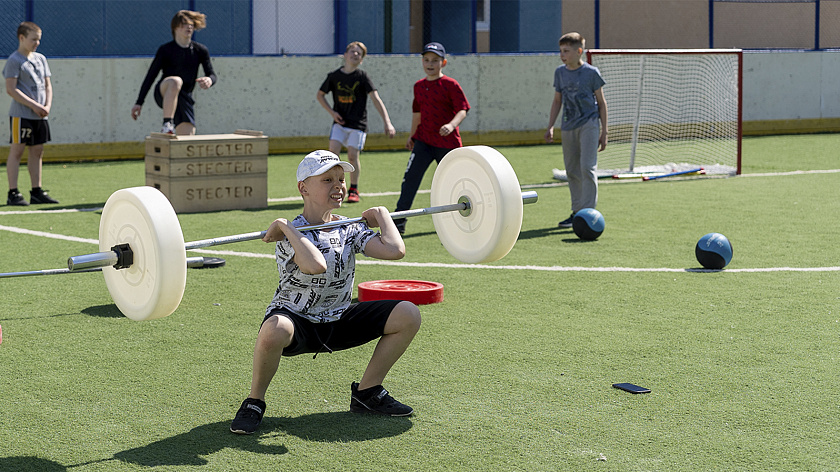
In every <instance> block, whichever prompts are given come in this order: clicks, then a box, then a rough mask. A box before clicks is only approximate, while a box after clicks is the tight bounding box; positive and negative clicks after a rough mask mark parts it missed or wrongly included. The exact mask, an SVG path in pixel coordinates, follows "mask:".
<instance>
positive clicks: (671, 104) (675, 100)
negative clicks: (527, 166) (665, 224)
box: [587, 49, 742, 176]
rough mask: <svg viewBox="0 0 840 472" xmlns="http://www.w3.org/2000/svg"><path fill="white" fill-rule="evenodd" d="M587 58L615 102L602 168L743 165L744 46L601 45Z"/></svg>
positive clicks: (731, 168)
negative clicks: (621, 47)
mask: <svg viewBox="0 0 840 472" xmlns="http://www.w3.org/2000/svg"><path fill="white" fill-rule="evenodd" d="M587 59H588V61H589V63H590V64H592V65H593V66H595V67H597V68H598V69H600V71H601V76H602V77H603V78H604V82H605V85H604V88H603V91H604V97H605V99H606V101H607V110H608V113H607V117H608V122H607V127H608V132H609V134H608V145H607V148H606V149H605V150H604V151H602V152H600V153H598V168H599V174H602V175H617V174H622V173H628V174H630V175H631V176H632V175H633V174H646V173H651V174H657V173H659V174H662V173H672V172H684V171H690V170H692V169H697V168H700V167H702V168H703V173H705V174H725V175H734V174H740V173H741V76H742V66H741V59H742V54H741V50H739V49H674V50H618V49H593V50H590V51H588V52H587Z"/></svg>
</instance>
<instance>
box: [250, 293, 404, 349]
mask: <svg viewBox="0 0 840 472" xmlns="http://www.w3.org/2000/svg"><path fill="white" fill-rule="evenodd" d="M399 303H400V300H375V301H370V302H359V303H354V304H352V305H350V307H348V308H347V310H346V311H345V312H344V314H343V315H341V318H340V319H339V320H338V321H333V322H331V323H313V322H311V321H309V320H308V319H306V318H304V317H302V316H300V315H296V314H294V313H292V312H291V311H289V310H287V309H285V308H276V309H274V310H272V311H271V312H270V313H268V314H267V315H266V316H265V318H264V319H263V323H265V321H266V320H267V319H269V318H271V317H272V316H274V315H279V316H285V317H286V318H288V319H289V320H291V322H292V324H293V325H294V326H295V335H294V338H293V339H292V344H290V345H289V346H288V347H287V348H286V349H283V355H284V356H287V357H288V356H296V355H298V354H306V353H315V354H316V355H317V353H320V352H332V351H342V350H344V349H350V348H352V347H356V346H361V345H363V344H367V343H369V342H370V341H373V340H374V339H378V338H380V337H382V334H383V333H384V332H385V323H386V322H387V321H388V317H389V316H391V312H392V311H394V308H396V306H397V304H399Z"/></svg>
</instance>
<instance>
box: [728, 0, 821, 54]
mask: <svg viewBox="0 0 840 472" xmlns="http://www.w3.org/2000/svg"><path fill="white" fill-rule="evenodd" d="M823 3H824V4H826V3H833V2H823ZM714 8H715V18H714V20H715V42H714V46H715V47H716V48H756V49H761V48H800V49H811V48H813V47H814V25H815V24H816V20H815V8H816V7H815V4H814V3H767V2H758V3H729V2H717V3H715V7H714Z"/></svg>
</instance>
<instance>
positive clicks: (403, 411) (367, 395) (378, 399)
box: [350, 382, 414, 416]
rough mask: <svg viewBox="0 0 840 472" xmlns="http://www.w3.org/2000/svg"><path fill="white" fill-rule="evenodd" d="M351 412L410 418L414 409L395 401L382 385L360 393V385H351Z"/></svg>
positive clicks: (355, 383) (354, 383)
mask: <svg viewBox="0 0 840 472" xmlns="http://www.w3.org/2000/svg"><path fill="white" fill-rule="evenodd" d="M350 393H351V395H350V411H352V412H354V413H376V414H379V415H386V416H410V415H411V414H412V413H414V409H413V408H411V407H410V406H408V405H403V404H402V403H400V402H398V401H396V400H394V397H392V396H391V395H389V394H388V391H387V390H385V388H384V387H382V385H377V386H376V387H371V388H368V389H365V390H362V391H361V394H360V392H359V384H358V383H357V382H353V384H352V385H350Z"/></svg>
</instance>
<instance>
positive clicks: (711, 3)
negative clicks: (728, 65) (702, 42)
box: [709, 0, 715, 49]
mask: <svg viewBox="0 0 840 472" xmlns="http://www.w3.org/2000/svg"><path fill="white" fill-rule="evenodd" d="M714 47H715V0H709V49H714Z"/></svg>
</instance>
